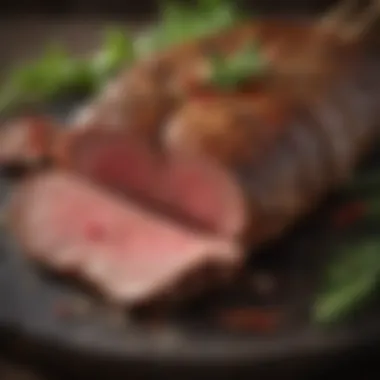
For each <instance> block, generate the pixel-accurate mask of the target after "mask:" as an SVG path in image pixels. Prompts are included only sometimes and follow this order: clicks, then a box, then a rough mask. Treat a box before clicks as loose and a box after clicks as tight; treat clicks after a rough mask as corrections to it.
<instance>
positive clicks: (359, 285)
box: [313, 241, 380, 323]
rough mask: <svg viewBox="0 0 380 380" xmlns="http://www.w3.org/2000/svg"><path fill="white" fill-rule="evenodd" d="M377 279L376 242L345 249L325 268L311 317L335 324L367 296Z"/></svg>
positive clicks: (379, 244) (379, 259) (378, 255)
mask: <svg viewBox="0 0 380 380" xmlns="http://www.w3.org/2000/svg"><path fill="white" fill-rule="evenodd" d="M379 279H380V241H365V242H363V243H361V244H357V245H351V246H345V247H343V248H342V250H341V251H340V254H339V255H338V256H337V258H336V259H335V260H334V261H333V262H332V263H331V264H330V265H329V267H328V270H327V273H326V278H325V282H324V286H325V289H324V291H323V292H322V293H321V294H319V295H318V297H317V299H316V302H315V304H314V309H313V318H314V320H315V321H317V322H319V323H331V322H335V321H336V320H338V319H339V318H341V317H344V316H346V315H347V314H348V313H349V312H350V311H352V309H354V308H355V307H357V306H359V305H360V304H361V303H362V302H363V301H364V300H365V299H366V298H367V297H369V296H370V295H371V293H372V292H373V291H374V289H375V288H376V286H377V285H378V281H379Z"/></svg>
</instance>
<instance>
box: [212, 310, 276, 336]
mask: <svg viewBox="0 0 380 380" xmlns="http://www.w3.org/2000/svg"><path fill="white" fill-rule="evenodd" d="M281 319H282V318H281V313H280V312H279V311H278V310H273V309H271V310H268V309H264V308H259V307H246V308H239V309H230V310H223V311H222V313H221V315H219V316H218V320H219V322H220V323H221V324H222V325H223V326H224V327H226V328H228V329H233V330H240V331H251V332H264V333H272V332H275V331H276V330H277V328H278V326H279V323H280V321H281Z"/></svg>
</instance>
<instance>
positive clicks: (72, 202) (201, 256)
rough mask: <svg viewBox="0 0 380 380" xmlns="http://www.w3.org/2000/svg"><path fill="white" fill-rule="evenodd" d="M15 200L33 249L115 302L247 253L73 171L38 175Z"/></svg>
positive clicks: (16, 222)
mask: <svg viewBox="0 0 380 380" xmlns="http://www.w3.org/2000/svg"><path fill="white" fill-rule="evenodd" d="M13 205H15V207H14V208H13V209H12V210H13V214H12V216H13V227H14V229H15V231H16V235H17V237H18V238H19V240H20V241H21V242H22V244H23V245H24V247H25V248H26V251H27V252H30V253H31V254H32V255H33V257H35V258H37V259H39V260H40V261H42V262H44V263H46V264H47V265H48V266H50V267H53V268H56V269H58V270H59V271H63V272H66V271H69V272H73V273H77V274H79V276H80V277H84V278H85V279H87V280H89V281H90V282H92V283H93V284H95V285H97V286H98V287H99V288H100V289H101V290H102V291H103V292H104V293H105V294H106V295H107V296H108V297H110V298H111V299H114V300H116V301H123V302H125V301H128V302H136V301H138V300H141V299H145V298H149V297H151V296H152V295H153V294H154V293H155V292H159V291H161V290H162V289H164V288H165V287H167V286H169V285H171V284H173V283H175V281H176V280H177V279H178V278H181V277H182V276H184V275H185V274H186V273H187V272H188V271H191V270H193V269H194V268H197V267H198V266H200V265H201V264H202V263H206V262H214V263H217V264H220V265H221V266H225V267H234V264H236V263H238V262H239V261H240V260H241V255H240V254H239V251H238V249H237V248H236V246H235V245H234V243H232V242H229V241H228V240H226V239H224V238H217V237H215V236H212V235H207V234H199V233H195V232H193V231H191V230H190V229H187V228H184V227H183V226H181V225H178V224H177V223H172V222H171V221H170V220H166V219H165V218H163V217H161V216H157V215H155V214H152V213H149V212H148V211H145V210H144V209H141V208H140V207H139V206H137V205H135V204H134V203H131V202H129V201H128V200H121V199H118V198H117V197H116V196H110V194H108V193H106V192H103V190H100V189H98V188H97V187H95V186H94V185H91V184H90V183H86V182H85V181H83V180H82V179H79V178H77V177H76V176H73V175H72V174H67V173H60V172H52V173H48V174H42V175H39V176H37V177H34V178H32V179H31V180H29V181H28V182H27V183H26V184H23V185H21V188H19V190H18V191H16V192H15V198H14V203H13Z"/></svg>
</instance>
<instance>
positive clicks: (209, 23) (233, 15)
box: [135, 0, 242, 57]
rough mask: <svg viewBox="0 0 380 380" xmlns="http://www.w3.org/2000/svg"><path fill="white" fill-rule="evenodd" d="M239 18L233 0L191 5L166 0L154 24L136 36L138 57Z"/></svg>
mask: <svg viewBox="0 0 380 380" xmlns="http://www.w3.org/2000/svg"><path fill="white" fill-rule="evenodd" d="M241 19H242V15H241V14H240V12H239V11H238V10H237V8H236V7H235V6H234V3H233V2H232V1H228V0H198V2H197V3H196V5H192V6H190V5H184V4H179V3H176V2H174V1H167V2H166V3H164V4H163V7H162V9H161V12H160V20H159V22H158V23H157V24H156V26H155V27H154V28H153V29H152V30H149V31H148V32H147V33H145V34H142V35H141V36H138V37H137V38H136V39H135V51H136V54H137V55H138V56H139V57H144V56H146V55H150V54H152V53H154V52H156V51H158V50H162V49H166V48H169V47H170V46H173V45H178V44H181V43H185V42H188V41H191V40H194V39H197V38H200V37H204V36H206V35H210V34H214V33H217V32H219V31H220V30H223V29H226V28H229V27H231V26H232V25H234V24H235V23H236V22H237V21H239V20H241Z"/></svg>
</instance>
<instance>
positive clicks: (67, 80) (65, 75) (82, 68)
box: [0, 29, 133, 112]
mask: <svg viewBox="0 0 380 380" xmlns="http://www.w3.org/2000/svg"><path fill="white" fill-rule="evenodd" d="M132 59H133V44H132V40H131V39H130V38H129V37H128V36H127V35H126V34H125V33H124V32H123V31H119V30H117V29H112V30H110V31H108V32H107V34H106V38H105V41H104V44H103V47H102V48H101V49H100V51H99V53H97V54H96V55H95V56H93V57H89V58H74V57H72V56H70V55H69V54H68V53H67V52H65V51H64V50H63V49H62V48H60V47H57V46H52V47H50V48H48V49H47V50H46V52H45V53H44V54H43V55H42V56H41V57H40V58H38V59H37V60H35V61H33V62H29V63H27V64H26V65H23V66H21V67H18V68H16V69H15V70H13V71H12V72H11V73H10V74H9V77H8V78H6V83H5V84H4V86H3V88H2V91H1V93H0V112H4V111H7V110H10V109H12V108H13V107H16V106H18V105H19V104H20V103H29V102H41V101H47V100H50V99H51V98H54V97H55V96H58V95H60V94H62V93H67V92H69V91H81V92H82V91H85V92H91V91H94V90H96V89H97V88H99V86H101V85H102V84H104V82H105V81H106V80H107V79H108V78H109V77H110V76H111V75H113V74H114V73H115V72H116V71H117V70H118V69H119V68H120V67H121V66H122V65H124V64H126V63H128V62H131V60H132Z"/></svg>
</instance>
